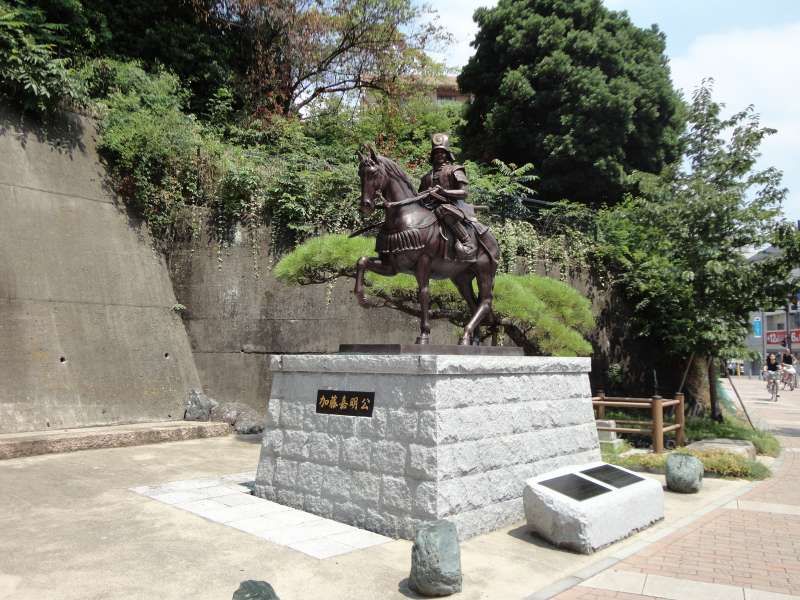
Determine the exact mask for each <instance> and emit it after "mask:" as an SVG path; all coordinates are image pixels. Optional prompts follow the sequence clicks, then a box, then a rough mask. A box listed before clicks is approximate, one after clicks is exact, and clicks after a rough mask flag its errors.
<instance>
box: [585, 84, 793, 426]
mask: <svg viewBox="0 0 800 600" xmlns="http://www.w3.org/2000/svg"><path fill="white" fill-rule="evenodd" d="M711 93H712V88H711V84H710V82H704V83H703V85H701V86H700V87H699V88H698V89H697V90H696V91H695V93H694V96H693V101H692V104H691V107H690V109H689V115H688V120H689V128H688V130H687V132H686V134H685V136H684V142H685V147H686V155H685V158H684V161H683V164H684V165H685V166H673V167H672V168H670V169H668V170H667V171H666V172H664V173H663V174H661V175H660V176H652V175H647V174H640V175H639V183H640V189H641V196H640V197H637V198H629V199H627V200H626V201H625V202H624V203H622V204H621V205H619V206H616V207H614V208H611V209H607V210H604V211H601V212H600V214H599V231H600V232H601V235H602V239H601V241H600V245H599V252H600V255H601V257H602V258H603V259H604V260H605V262H606V264H607V265H608V266H609V267H610V268H611V270H612V271H613V273H614V281H615V284H616V285H617V286H618V289H619V290H620V291H621V292H622V294H623V296H624V297H625V298H626V299H627V301H628V303H629V305H630V306H631V307H632V309H633V321H632V322H631V327H632V328H633V331H634V332H635V333H637V334H639V335H642V336H646V337H647V338H648V339H649V340H651V341H653V342H655V343H654V344H652V347H656V348H660V349H663V350H664V351H665V352H667V353H668V354H670V355H672V356H674V357H676V358H680V359H688V358H689V357H690V356H694V361H693V363H694V366H695V368H694V371H693V372H694V374H695V376H696V377H697V376H701V377H702V379H703V380H705V377H706V374H705V373H706V372H707V376H708V378H709V379H710V383H711V385H710V389H709V390H707V391H706V390H702V391H701V393H698V394H695V395H696V396H697V397H696V399H697V400H700V402H701V404H706V403H707V405H706V406H705V409H707V410H710V411H711V414H712V416H713V417H714V418H719V417H720V413H719V409H718V406H717V405H716V402H715V392H714V390H715V387H714V385H715V383H714V382H715V380H716V373H717V372H718V362H716V361H715V360H714V359H715V358H718V357H722V356H725V355H726V354H727V353H728V352H729V351H730V350H732V349H734V348H738V347H740V346H741V344H742V343H743V341H744V338H745V336H746V334H747V326H748V318H749V314H750V312H751V311H754V310H756V309H758V308H759V307H762V306H770V305H774V304H776V303H780V302H781V301H785V297H786V295H785V294H786V293H787V291H788V290H789V289H790V288H791V285H792V283H791V282H790V281H789V279H790V273H791V269H792V267H793V266H795V265H797V263H798V259H800V253H798V248H799V247H798V236H797V233H796V232H795V231H794V229H793V227H792V226H791V225H790V224H788V223H787V222H786V221H783V220H780V219H779V217H780V215H781V203H782V201H783V200H784V198H785V196H786V193H787V190H786V189H785V188H783V187H782V186H781V177H782V175H781V173H780V171H777V170H776V169H774V168H767V169H764V170H758V169H756V168H755V163H756V160H757V158H758V156H759V152H758V149H759V146H760V144H761V142H762V140H763V139H764V138H765V137H766V136H768V135H771V134H773V133H775V130H774V129H769V128H766V127H762V126H761V124H760V123H759V119H758V115H756V114H755V113H754V110H753V107H752V106H749V107H747V108H746V109H745V110H743V111H741V112H738V113H736V114H734V115H733V116H731V117H729V118H722V117H721V109H722V105H720V104H718V103H716V102H714V101H713V100H712V97H711ZM765 244H772V245H774V246H776V247H777V248H780V249H781V250H782V252H781V253H780V254H778V255H776V256H774V257H772V258H769V259H767V260H764V261H761V262H758V263H751V262H748V261H747V259H746V258H745V256H744V254H743V251H744V250H745V249H746V248H759V247H762V246H764V245H765ZM684 364H685V362H684ZM703 392H706V393H703Z"/></svg>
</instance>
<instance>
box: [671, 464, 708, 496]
mask: <svg viewBox="0 0 800 600" xmlns="http://www.w3.org/2000/svg"><path fill="white" fill-rule="evenodd" d="M666 472H667V489H668V490H670V491H672V492H679V493H681V494H695V493H697V492H699V491H700V488H701V487H702V486H703V463H702V462H700V460H699V459H698V458H696V457H694V456H691V455H689V454H670V455H669V456H668V457H667V465H666Z"/></svg>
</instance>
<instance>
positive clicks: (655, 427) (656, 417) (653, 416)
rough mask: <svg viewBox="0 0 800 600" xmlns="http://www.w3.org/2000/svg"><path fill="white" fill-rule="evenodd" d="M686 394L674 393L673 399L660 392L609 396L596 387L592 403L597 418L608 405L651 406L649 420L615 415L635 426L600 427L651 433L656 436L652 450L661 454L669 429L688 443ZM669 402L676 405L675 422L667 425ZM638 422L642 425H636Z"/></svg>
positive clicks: (680, 443) (679, 440)
mask: <svg viewBox="0 0 800 600" xmlns="http://www.w3.org/2000/svg"><path fill="white" fill-rule="evenodd" d="M683 403H684V400H683V394H682V393H677V394H675V398H673V399H672V400H669V399H665V398H662V397H661V396H652V397H651V398H623V397H618V396H606V395H605V393H603V390H598V391H597V396H594V397H592V406H593V407H594V408H595V409H596V410H597V418H598V419H600V420H602V419H605V413H606V407H613V408H627V409H630V408H633V409H639V410H649V411H650V420H649V421H632V420H627V419H615V421H616V423H617V424H624V425H634V426H633V427H598V428H597V429H598V431H615V432H617V433H640V434H642V433H643V434H649V435H651V436H652V438H653V451H654V452H656V453H657V454H660V453H662V452H663V451H664V434H665V433H669V432H670V431H674V432H675V443H676V445H678V446H683V445H684V444H685V443H686V420H685V416H684V407H683ZM670 406H674V407H675V423H674V424H673V425H667V426H666V427H665V426H664V409H665V408H668V407H670ZM636 425H638V426H639V427H635V426H636Z"/></svg>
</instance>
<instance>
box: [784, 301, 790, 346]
mask: <svg viewBox="0 0 800 600" xmlns="http://www.w3.org/2000/svg"><path fill="white" fill-rule="evenodd" d="M791 311H792V297H791V296H789V298H788V299H787V300H786V343H785V344H784V345H785V346H786V347H787V348H788V349H789V352H791V351H792V330H791V327H790V324H789V313H790V312H791Z"/></svg>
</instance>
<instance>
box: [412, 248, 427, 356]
mask: <svg viewBox="0 0 800 600" xmlns="http://www.w3.org/2000/svg"><path fill="white" fill-rule="evenodd" d="M415 275H416V277H417V291H418V299H419V309H420V318H419V337H418V338H417V341H416V343H417V344H430V342H431V323H430V319H429V312H430V307H431V292H430V287H429V286H430V279H431V258H430V256H427V255H425V254H423V255H422V256H420V257H419V260H418V261H417V268H416V271H415Z"/></svg>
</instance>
